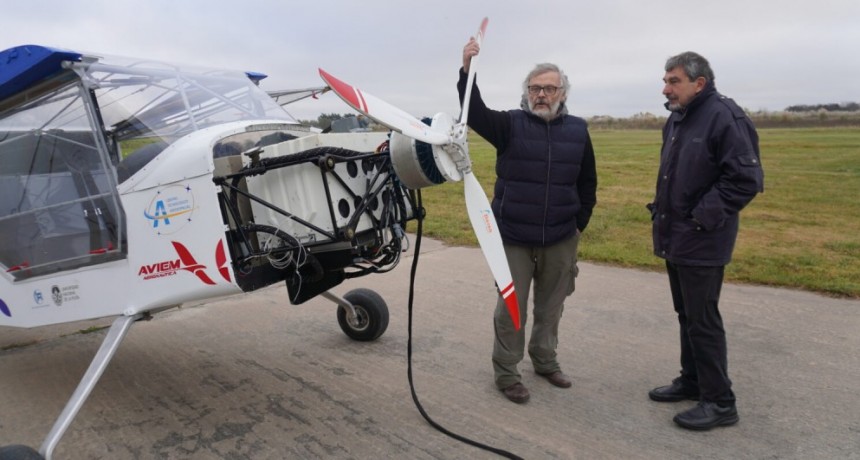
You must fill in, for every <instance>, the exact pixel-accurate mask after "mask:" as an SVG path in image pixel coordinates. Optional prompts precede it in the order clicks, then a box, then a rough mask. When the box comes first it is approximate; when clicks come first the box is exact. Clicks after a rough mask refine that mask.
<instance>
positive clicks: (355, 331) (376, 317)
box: [337, 288, 388, 342]
mask: <svg viewBox="0 0 860 460" xmlns="http://www.w3.org/2000/svg"><path fill="white" fill-rule="evenodd" d="M343 298H344V299H346V300H347V302H349V303H351V304H352V306H353V307H354V308H355V314H356V316H357V317H358V324H350V322H349V320H347V313H346V309H345V308H343V307H341V306H338V307H337V323H338V324H340V328H341V329H342V330H343V332H344V334H346V335H347V336H349V338H351V339H353V340H358V341H360V342H369V341H371V340H376V339H378V338H379V336H381V335H382V334H383V333H384V332H385V330H386V329H387V328H388V305H387V304H386V303H385V300H383V299H382V297H380V295H379V294H377V293H376V292H374V291H371V290H370V289H361V288H359V289H353V290H352V291H349V292H347V293H346V295H344V296H343Z"/></svg>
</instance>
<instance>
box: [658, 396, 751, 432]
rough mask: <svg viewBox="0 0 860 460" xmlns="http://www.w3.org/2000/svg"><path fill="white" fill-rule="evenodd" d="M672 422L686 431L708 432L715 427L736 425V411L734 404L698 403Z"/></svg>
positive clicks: (679, 414)
mask: <svg viewBox="0 0 860 460" xmlns="http://www.w3.org/2000/svg"><path fill="white" fill-rule="evenodd" d="M672 420H674V421H675V423H677V424H678V425H680V426H682V427H684V428H687V429H688V430H699V431H703V430H710V429H711V428H714V427H717V426H728V425H734V424H735V423H738V420H739V417H738V410H737V408H736V407H735V405H734V404H732V405H730V406H725V407H723V406H720V405H719V404H717V403H715V402H709V401H699V404H697V405H696V407H694V408H692V409H689V410H686V411H684V412H680V413H678V415H676V416H675V418H673V419H672Z"/></svg>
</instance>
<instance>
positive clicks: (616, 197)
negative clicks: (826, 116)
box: [410, 128, 860, 298]
mask: <svg viewBox="0 0 860 460" xmlns="http://www.w3.org/2000/svg"><path fill="white" fill-rule="evenodd" d="M591 135H592V139H593V142H594V147H595V151H596V156H597V172H598V181H599V185H598V191H597V201H598V204H597V208H595V211H594V216H593V217H592V220H591V223H590V224H589V227H588V229H587V230H586V232H585V233H584V235H583V240H582V243H581V244H580V258H581V259H583V260H588V261H590V262H596V263H607V264H612V265H617V266H623V267H635V268H642V269H649V270H662V269H663V260H662V259H659V258H657V257H655V256H654V255H653V254H652V252H651V251H652V248H651V223H650V214H649V213H648V211H647V210H646V209H645V203H648V202H649V201H651V199H652V197H653V193H654V180H655V175H656V171H657V166H658V159H659V151H660V142H661V140H660V132H659V131H656V130H592V133H591ZM759 136H760V145H761V151H762V164H763V165H764V170H765V193H764V194H762V195H759V196H758V197H756V199H755V200H753V202H752V203H751V204H750V205H749V206H748V207H747V208H746V209H744V210H743V212H742V213H741V231H740V234H739V236H738V243H737V247H736V248H735V253H734V258H733V261H732V263H731V264H729V266H728V267H727V269H726V279H727V280H729V281H734V282H744V283H754V284H766V285H773V286H784V287H793V288H800V289H805V290H810V291H816V292H822V293H828V294H832V295H838V296H847V297H854V298H857V297H860V152H858V149H857V146H858V145H860V129H857V128H795V129H760V130H759ZM470 154H471V157H472V162H473V171H474V172H475V175H476V176H477V177H478V180H479V181H480V182H481V185H482V186H483V187H484V189H485V191H486V192H487V194H488V196H490V197H492V187H493V182H494V180H495V172H494V164H495V150H494V149H493V148H492V147H491V146H490V145H489V144H488V143H487V142H486V141H484V140H483V139H481V138H480V137H478V136H476V135H472V137H470ZM422 195H423V200H424V207H425V208H426V210H427V219H426V220H425V222H424V232H425V235H427V236H430V237H432V238H438V239H440V240H442V241H444V242H445V243H446V244H449V245H459V246H475V245H477V242H476V240H475V237H474V235H473V234H472V230H471V226H470V224H469V220H468V217H467V216H466V211H465V205H464V204H463V185H462V183H460V182H458V183H447V184H443V185H441V186H438V187H431V188H426V189H424V190H422ZM414 228H415V226H414V224H410V229H411V230H414Z"/></svg>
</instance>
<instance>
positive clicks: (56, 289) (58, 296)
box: [51, 284, 81, 307]
mask: <svg viewBox="0 0 860 460" xmlns="http://www.w3.org/2000/svg"><path fill="white" fill-rule="evenodd" d="M78 288H79V286H78V285H77V284H70V285H68V286H58V285H54V286H51V300H53V301H54V305H56V306H58V307H59V306H62V305H63V304H64V303H69V302H74V301H76V300H80V299H81V296H80V295H79V294H78Z"/></svg>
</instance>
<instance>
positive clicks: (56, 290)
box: [51, 285, 63, 307]
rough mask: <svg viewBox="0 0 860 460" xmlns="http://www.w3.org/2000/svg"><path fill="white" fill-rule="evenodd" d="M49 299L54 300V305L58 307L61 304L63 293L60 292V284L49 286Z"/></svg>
mask: <svg viewBox="0 0 860 460" xmlns="http://www.w3.org/2000/svg"><path fill="white" fill-rule="evenodd" d="M51 299H53V300H54V305H56V306H58V307H59V306H60V305H62V304H63V294H62V293H61V292H60V286H57V285H54V286H51Z"/></svg>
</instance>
